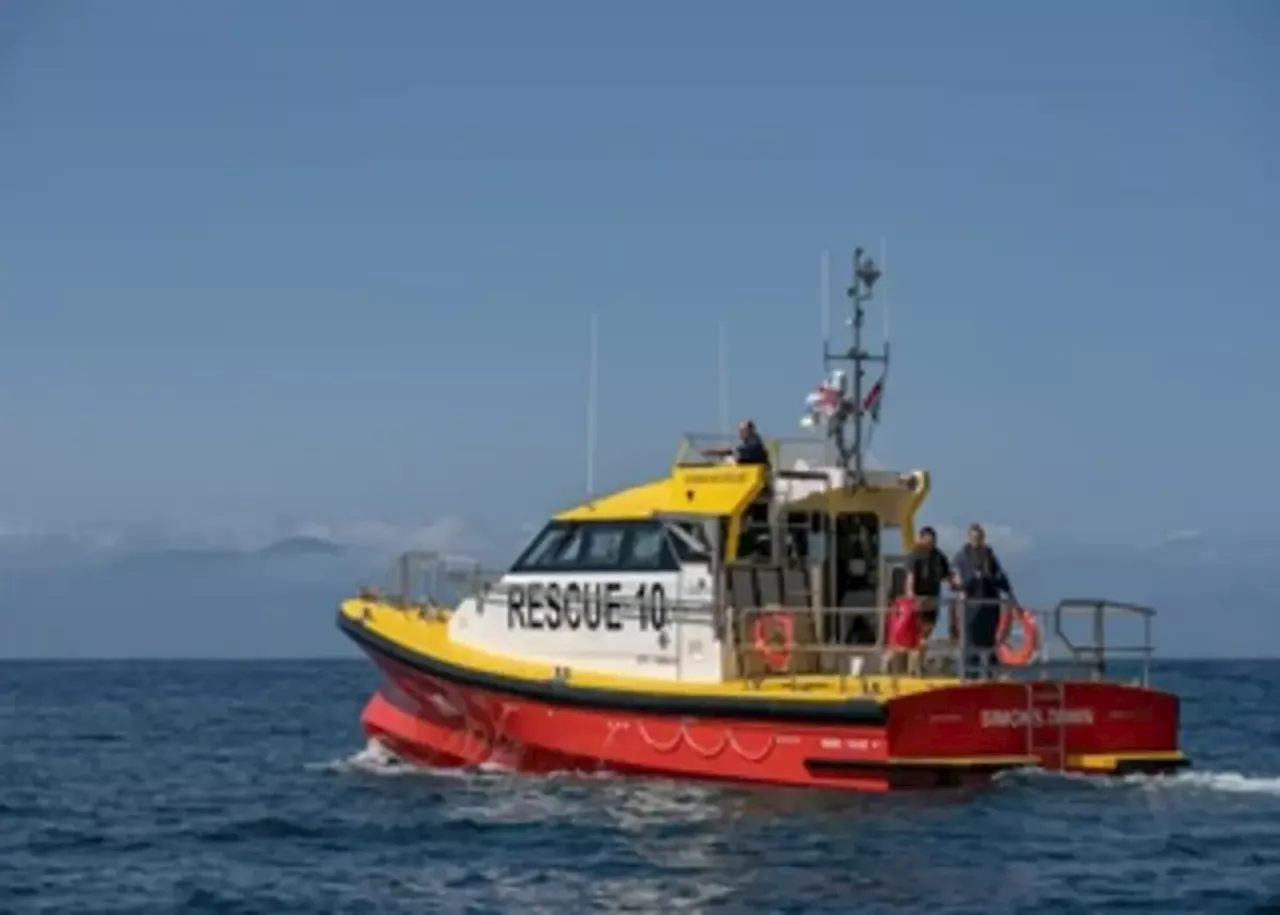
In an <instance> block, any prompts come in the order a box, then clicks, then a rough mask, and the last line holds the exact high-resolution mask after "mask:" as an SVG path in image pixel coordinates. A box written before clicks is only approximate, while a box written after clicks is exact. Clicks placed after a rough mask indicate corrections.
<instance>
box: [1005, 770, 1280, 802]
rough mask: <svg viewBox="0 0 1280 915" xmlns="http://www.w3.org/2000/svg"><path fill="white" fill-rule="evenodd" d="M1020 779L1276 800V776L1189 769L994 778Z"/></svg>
mask: <svg viewBox="0 0 1280 915" xmlns="http://www.w3.org/2000/svg"><path fill="white" fill-rule="evenodd" d="M1006 777H1007V778H1010V779H1013V780H1023V779H1027V778H1055V779H1067V780H1070V781H1076V782H1080V783H1082V784H1089V785H1097V786H1099V787H1106V786H1112V787H1137V788H1142V789H1144V790H1148V791H1160V790H1167V791H1178V790H1182V791H1216V792H1220V793H1223V794H1264V795H1271V796H1273V797H1280V776H1277V775H1245V774H1243V773H1241V772H1209V771H1201V770H1194V769H1193V770H1189V771H1183V772H1177V773H1174V774H1171V775H1121V776H1106V775H1083V774H1080V773H1074V772H1051V771H1046V770H1044V769H1015V770H1010V771H1008V772H1002V773H1000V774H999V775H997V776H996V780H997V781H1001V780H1003V779H1004V778H1006Z"/></svg>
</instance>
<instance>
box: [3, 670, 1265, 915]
mask: <svg viewBox="0 0 1280 915" xmlns="http://www.w3.org/2000/svg"><path fill="white" fill-rule="evenodd" d="M1157 682H1158V683H1159V684H1161V685H1163V686H1167V687H1168V688H1171V689H1173V690H1176V691H1177V692H1179V693H1181V694H1182V695H1183V696H1184V707H1183V708H1184V723H1185V724H1184V726H1185V746H1186V749H1187V750H1188V751H1189V752H1190V753H1191V754H1192V755H1193V756H1194V757H1195V760H1196V763H1197V767H1196V769H1195V770H1194V771H1192V772H1189V773H1186V774H1180V775H1177V776H1172V777H1166V778H1163V779H1157V778H1131V779H1121V780H1102V781H1099V780H1084V779H1074V778H1066V777H1060V776H1051V775H1030V776H1014V777H1009V778H1004V779H1001V780H1000V781H999V782H998V783H997V784H995V785H993V786H991V787H989V788H985V789H982V790H977V791H957V792H950V793H946V794H934V795H915V796H904V795H895V796H889V797H872V796H857V795H847V794H831V793H817V792H803V791H799V792H797V791H779V790H773V789H742V788H722V787H713V786H707V785H689V784H676V783H670V782H662V781H643V780H631V779H621V778H611V777H593V778H575V777H568V776H564V777H557V778H551V779H536V778H528V777H522V776H516V775H511V774H508V773H502V772H475V773H465V774H459V773H443V772H421V771H414V770H410V769H406V768H405V767H403V766H399V765H396V764H394V763H392V762H389V761H388V760H387V759H386V758H385V757H384V756H383V755H382V754H380V753H378V752H377V748H376V747H369V746H367V745H366V743H365V741H364V739H363V737H362V736H361V735H360V732H359V729H358V726H357V717H358V714H359V711H360V708H361V706H362V704H363V701H364V699H365V697H366V695H367V694H368V693H369V692H370V690H372V689H373V688H374V687H375V685H376V678H375V675H374V673H373V671H372V669H371V667H370V666H369V665H368V664H366V663H362V662H360V661H350V662H347V661H334V662H294V663H285V662H281V663H232V662H228V663H215V662H173V663H147V662H134V663H94V664H73V663H57V664H53V663H50V664H35V663H13V662H7V663H4V664H2V665H0V912H6V913H10V912H11V913H27V912H48V913H59V915H75V913H94V915H107V913H130V915H142V913H169V912H191V913H197V912H200V913H204V912H207V913H259V912H261V913H291V912H299V913H301V912H306V913H323V912H334V913H338V912H352V913H356V912H359V913H399V912H405V913H409V912H412V913H454V912H457V913H463V912H468V913H489V912H493V913H498V912H502V913H505V912H512V913H540V912H546V913H556V915H566V913H579V912H635V913H640V912H646V913H647V912H657V913H663V915H667V913H694V912H698V913H704V912H705V913H726V915H727V913H755V912H760V913H791V912H794V913H833V915H835V913H841V915H844V913H850V912H857V913H875V912H922V913H931V915H947V913H962V912H971V913H1002V912H1027V913H1032V912H1034V913H1056V912H1063V913H1066V912H1080V913H1100V912H1121V911H1130V912H1134V911H1136V912H1160V913H1173V912H1193V913H1216V912H1223V913H1246V912H1258V913H1261V912H1276V911H1280V662H1233V663H1223V662H1215V663H1185V664H1171V665H1166V666H1164V667H1162V668H1160V669H1159V670H1158V672H1157Z"/></svg>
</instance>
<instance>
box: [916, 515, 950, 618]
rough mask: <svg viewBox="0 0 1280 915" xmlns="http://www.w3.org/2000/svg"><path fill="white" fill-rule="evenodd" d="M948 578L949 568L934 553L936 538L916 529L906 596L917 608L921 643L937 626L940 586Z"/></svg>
mask: <svg viewBox="0 0 1280 915" xmlns="http://www.w3.org/2000/svg"><path fill="white" fill-rule="evenodd" d="M950 578H951V565H950V563H948V562H947V557H946V555H945V554H944V553H943V552H942V550H940V549H938V535H937V533H936V532H935V531H934V529H933V528H931V527H928V526H927V525H926V526H925V527H922V528H920V535H919V536H918V537H917V538H916V545H915V549H913V550H912V551H911V558H910V559H909V560H908V562H907V586H906V594H907V596H909V597H914V598H915V599H916V603H917V606H918V607H919V608H920V636H921V642H922V643H926V642H928V641H929V638H930V637H931V636H932V635H933V630H934V627H936V626H937V625H938V603H939V597H940V595H941V594H942V585H943V584H944V583H945V582H946V581H947V580H948V579H950Z"/></svg>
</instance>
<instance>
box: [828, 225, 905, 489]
mask: <svg viewBox="0 0 1280 915" xmlns="http://www.w3.org/2000/svg"><path fill="white" fill-rule="evenodd" d="M879 278H880V268H879V267H877V266H876V263H875V261H873V260H872V259H871V258H869V257H867V256H866V253H865V252H864V251H863V250H862V249H861V248H855V249H854V252H853V284H852V285H851V286H850V287H849V289H848V296H849V303H850V304H851V305H852V306H853V320H852V321H851V322H850V325H851V327H852V328H853V345H852V346H851V347H849V349H848V350H846V351H845V352H843V353H840V352H832V351H831V350H830V349H829V348H828V347H827V346H826V344H825V343H824V345H823V349H824V352H823V363H824V365H825V366H826V368H827V371H828V372H830V371H831V366H832V364H833V363H837V364H838V363H846V362H847V363H851V364H852V367H853V372H852V374H853V378H852V382H853V390H852V391H851V392H850V394H851V396H850V397H849V399H848V400H847V401H846V403H845V405H844V407H843V408H842V409H840V410H838V411H837V412H836V414H835V415H834V416H833V417H832V418H831V420H830V421H829V422H828V425H827V432H828V435H830V437H831V439H832V440H833V441H834V442H835V446H836V451H837V452H838V453H839V455H840V463H841V464H842V465H843V466H844V468H845V470H846V471H848V472H849V474H850V475H851V476H850V483H851V484H852V485H853V486H854V487H855V488H856V487H858V486H861V485H863V483H865V482H866V466H865V463H866V454H865V439H864V435H863V418H864V416H865V414H866V412H867V405H866V404H865V403H864V402H863V398H864V397H865V393H864V391H863V380H864V376H865V372H866V369H865V366H866V365H868V364H877V363H879V364H882V365H884V366H885V367H886V368H887V367H888V364H889V345H888V343H887V342H886V343H885V344H884V350H883V352H881V353H878V354H877V353H869V352H867V351H866V350H865V349H863V347H862V323H863V320H864V319H865V317H866V309H865V308H864V306H865V305H866V303H867V302H869V301H871V296H872V289H873V288H874V287H875V284H876V280H878V279H879ZM850 419H852V420H853V441H852V442H849V441H847V439H846V435H845V431H846V429H845V427H846V426H847V425H848V421H849V420H850Z"/></svg>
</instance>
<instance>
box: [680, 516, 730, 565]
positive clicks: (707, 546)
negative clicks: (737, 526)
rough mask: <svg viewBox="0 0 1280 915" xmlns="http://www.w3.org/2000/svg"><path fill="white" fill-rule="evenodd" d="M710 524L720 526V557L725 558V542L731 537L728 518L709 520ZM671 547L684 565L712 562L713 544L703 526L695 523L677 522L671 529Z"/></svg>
mask: <svg viewBox="0 0 1280 915" xmlns="http://www.w3.org/2000/svg"><path fill="white" fill-rule="evenodd" d="M707 520H708V521H710V522H713V523H717V524H719V526H720V550H719V553H720V557H719V558H721V559H723V558H724V542H725V540H726V539H727V538H728V536H729V530H728V528H729V521H728V519H727V518H710V517H709V518H708V519H707ZM670 531H671V545H672V546H673V547H674V548H675V551H676V556H677V557H678V558H679V560H680V562H682V563H689V562H705V563H710V562H711V553H712V549H711V543H710V542H709V540H708V538H707V532H706V530H705V529H704V528H703V526H702V525H701V524H698V523H697V522H695V521H676V522H674V523H673V524H672V525H671V527H670Z"/></svg>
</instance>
